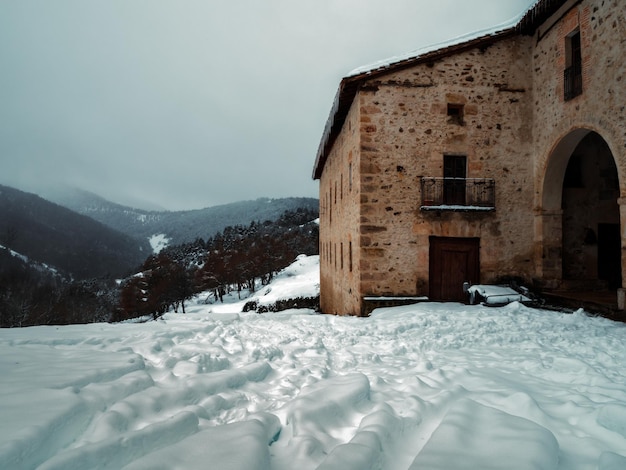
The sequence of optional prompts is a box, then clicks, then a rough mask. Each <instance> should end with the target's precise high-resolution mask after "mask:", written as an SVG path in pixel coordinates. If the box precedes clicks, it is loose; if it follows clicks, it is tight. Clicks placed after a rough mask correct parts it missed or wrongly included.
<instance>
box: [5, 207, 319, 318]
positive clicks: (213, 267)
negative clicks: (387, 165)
mask: <svg viewBox="0 0 626 470" xmlns="http://www.w3.org/2000/svg"><path fill="white" fill-rule="evenodd" d="M315 218H317V212H316V211H313V210H310V209H297V210H293V211H286V212H284V213H283V215H282V216H281V217H279V218H278V219H277V220H276V221H266V222H263V223H261V222H252V223H250V224H249V225H246V226H243V225H237V226H230V227H226V228H225V229H224V230H223V231H222V232H219V233H217V234H216V235H214V236H212V237H210V238H208V239H206V240H203V239H202V238H198V239H196V240H195V241H194V242H190V243H184V244H181V245H176V246H171V247H167V248H165V249H164V250H162V251H161V252H160V253H158V254H155V255H151V256H148V258H147V259H146V260H145V261H144V262H143V263H142V264H141V265H140V266H138V267H137V269H135V270H134V272H135V274H133V275H131V276H129V277H126V278H125V279H123V280H121V281H119V280H116V279H114V278H112V277H110V276H102V277H99V278H97V279H87V280H80V281H76V280H71V279H70V278H69V277H68V276H63V275H62V274H59V273H54V272H53V271H51V270H47V269H45V268H44V267H42V266H41V265H33V264H32V263H27V262H25V261H24V260H22V259H20V258H19V257H16V256H14V255H12V254H11V253H10V251H9V250H8V249H4V248H1V247H0V327H13V326H32V325H45V324H57V325H58V324H70V323H89V322H106V321H121V320H126V319H130V318H135V317H140V316H145V315H151V316H153V317H154V318H156V317H158V316H160V315H162V314H163V313H165V312H166V311H168V310H170V309H175V310H176V311H179V310H180V311H181V312H184V311H185V302H186V301H187V300H189V299H190V298H191V297H192V296H194V295H196V294H198V293H200V292H204V291H206V292H208V293H209V295H210V297H211V301H220V300H221V299H222V297H223V296H224V295H225V294H226V293H228V292H232V291H238V292H239V293H241V292H242V291H243V290H246V289H247V290H254V289H255V288H256V286H257V285H258V284H267V283H268V282H269V281H271V279H272V277H273V276H274V275H275V274H276V273H277V272H278V271H280V270H281V269H283V268H284V267H286V266H287V265H289V264H290V263H291V262H292V261H293V260H294V259H295V257H296V256H297V255H299V254H307V255H313V254H317V253H318V239H319V231H318V225H317V224H316V223H312V222H311V221H312V220H313V219H315Z"/></svg>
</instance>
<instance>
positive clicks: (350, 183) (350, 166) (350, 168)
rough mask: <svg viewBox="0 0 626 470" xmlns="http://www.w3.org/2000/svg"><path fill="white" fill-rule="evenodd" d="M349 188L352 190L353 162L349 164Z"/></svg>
mask: <svg viewBox="0 0 626 470" xmlns="http://www.w3.org/2000/svg"><path fill="white" fill-rule="evenodd" d="M348 190H349V191H350V192H352V162H350V164H349V165H348Z"/></svg>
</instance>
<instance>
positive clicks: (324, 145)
mask: <svg viewBox="0 0 626 470" xmlns="http://www.w3.org/2000/svg"><path fill="white" fill-rule="evenodd" d="M516 34H518V32H517V30H516V27H511V28H507V29H505V30H502V31H499V32H497V33H494V34H489V35H486V36H481V37H479V38H475V39H472V40H469V41H465V42H462V43H459V44H455V45H451V46H448V47H445V48H442V49H437V50H434V51H432V52H427V53H425V54H422V55H419V56H416V57H411V58H407V59H403V60H399V61H397V62H393V63H390V64H387V65H384V66H381V67H378V68H376V69H372V70H368V71H366V72H363V73H360V74H357V75H352V76H348V77H344V78H343V79H342V80H341V82H340V84H339V88H338V89H337V93H336V94H335V99H334V100H333V105H332V107H331V110H330V114H329V116H328V119H327V121H326V126H325V127H324V133H323V134H322V139H321V140H320V145H319V147H318V149H317V155H316V158H315V165H314V167H313V175H312V176H313V179H314V180H317V179H320V178H321V176H322V171H323V169H324V165H325V164H326V160H327V158H328V153H329V152H330V150H331V148H332V146H333V144H334V143H335V140H336V138H337V136H338V135H339V133H340V132H341V128H342V127H343V124H344V123H345V120H346V117H347V115H348V112H349V111H350V107H351V106H352V102H353V101H354V97H355V96H356V94H357V92H358V90H359V88H360V87H361V85H362V84H363V83H365V82H366V81H368V80H371V79H372V78H376V77H377V76H381V75H386V74H388V73H391V72H397V71H399V70H402V69H405V68H408V67H412V66H414V65H417V64H420V63H427V62H433V61H435V60H439V59H442V58H444V57H447V56H450V55H453V54H457V53H459V52H463V51H466V50H469V49H473V48H476V47H481V46H485V47H486V46H489V45H491V44H493V43H494V42H497V41H499V40H501V39H503V38H505V37H508V36H514V35H516Z"/></svg>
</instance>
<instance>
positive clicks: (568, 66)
mask: <svg viewBox="0 0 626 470" xmlns="http://www.w3.org/2000/svg"><path fill="white" fill-rule="evenodd" d="M582 62H583V61H582V53H581V48H580V31H574V32H573V33H571V34H570V35H569V36H567V38H565V71H564V74H563V86H564V90H563V91H564V93H563V96H564V98H565V101H567V100H571V99H572V98H574V97H576V96H578V95H580V94H581V93H582V92H583V73H582Z"/></svg>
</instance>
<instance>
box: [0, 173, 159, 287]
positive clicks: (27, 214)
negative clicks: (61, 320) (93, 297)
mask: <svg viewBox="0 0 626 470" xmlns="http://www.w3.org/2000/svg"><path fill="white" fill-rule="evenodd" d="M0 245H2V246H4V247H6V248H9V249H11V250H13V251H15V252H17V253H19V254H20V255H23V256H24V257H26V258H28V259H29V260H32V261H35V262H38V263H43V264H46V265H48V266H52V267H54V268H56V269H57V270H59V271H60V272H61V273H63V274H64V275H66V276H69V277H72V278H75V279H87V278H93V277H101V276H107V275H110V276H122V275H124V274H126V273H127V272H128V271H129V270H131V269H132V268H134V267H136V266H138V265H139V264H141V263H142V262H143V260H144V259H145V258H146V256H147V255H148V254H150V251H151V249H150V246H149V245H148V243H146V242H145V241H143V242H141V241H138V240H136V239H134V238H133V237H131V236H129V235H127V234H124V233H121V232H119V231H117V230H114V229H112V228H110V227H108V226H106V225H104V224H102V223H100V222H97V221H95V220H93V219H92V218H90V217H87V216H85V215H81V214H78V213H76V212H74V211H72V210H70V209H68V208H66V207H62V206H60V205H57V204H55V203H52V202H50V201H47V200H45V199H42V198H41V197H39V196H36V195H34V194H30V193H26V192H23V191H19V190H17V189H14V188H10V187H8V186H2V185H0Z"/></svg>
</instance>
